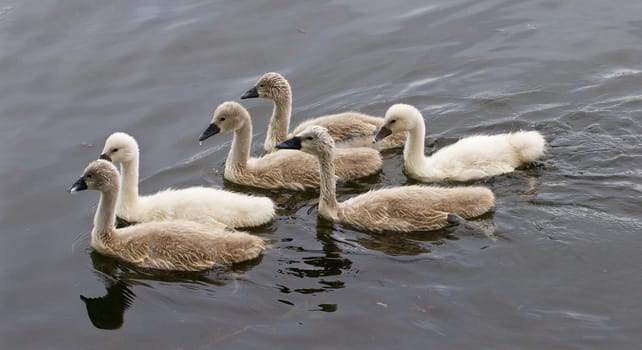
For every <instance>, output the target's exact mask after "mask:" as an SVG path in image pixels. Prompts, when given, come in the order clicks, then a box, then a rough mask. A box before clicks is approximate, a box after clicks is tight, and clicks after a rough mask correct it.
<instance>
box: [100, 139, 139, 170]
mask: <svg viewBox="0 0 642 350" xmlns="http://www.w3.org/2000/svg"><path fill="white" fill-rule="evenodd" d="M138 156H139V148H138V142H136V140H135V139H134V138H133V137H132V136H130V135H128V134H126V133H124V132H115V133H113V134H111V135H109V137H108V138H107V140H105V146H104V147H103V151H102V153H101V155H100V157H101V158H102V159H106V160H111V161H112V162H114V163H125V162H131V161H133V160H136V159H138Z"/></svg>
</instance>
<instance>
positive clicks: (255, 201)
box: [100, 132, 275, 227]
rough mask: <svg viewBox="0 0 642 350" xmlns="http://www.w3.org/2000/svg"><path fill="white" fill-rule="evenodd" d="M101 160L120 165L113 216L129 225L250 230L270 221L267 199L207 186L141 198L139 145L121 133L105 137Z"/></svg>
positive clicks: (270, 215) (166, 191)
mask: <svg viewBox="0 0 642 350" xmlns="http://www.w3.org/2000/svg"><path fill="white" fill-rule="evenodd" d="M100 158H102V159H106V160H111V161H112V162H114V163H120V170H121V173H122V179H121V180H122V183H121V188H120V194H119V201H118V205H117V209H116V215H118V217H120V218H122V219H125V220H127V221H130V222H148V221H160V220H176V219H184V220H191V221H196V222H200V223H202V224H206V225H210V226H214V227H216V226H221V225H227V226H229V227H251V226H258V225H262V224H265V223H267V222H269V221H270V220H272V218H273V217H274V214H275V213H274V203H273V202H272V200H271V199H269V198H266V197H257V196H249V195H245V194H241V193H234V192H228V191H224V190H221V189H214V188H209V187H189V188H184V189H178V190H174V189H166V190H163V191H160V192H157V193H155V194H152V195H149V196H143V197H140V196H139V195H138V162H139V151H138V143H136V140H134V138H133V137H131V136H129V135H127V134H125V133H122V132H117V133H114V134H112V135H111V136H109V138H107V141H105V147H104V148H103V152H102V154H101V155H100Z"/></svg>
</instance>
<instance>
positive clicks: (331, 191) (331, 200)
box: [319, 150, 339, 221]
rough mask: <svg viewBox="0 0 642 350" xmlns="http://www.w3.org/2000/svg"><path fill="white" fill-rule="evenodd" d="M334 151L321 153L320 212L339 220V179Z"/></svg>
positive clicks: (322, 214) (333, 219)
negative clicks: (337, 188)
mask: <svg viewBox="0 0 642 350" xmlns="http://www.w3.org/2000/svg"><path fill="white" fill-rule="evenodd" d="M333 153H334V152H333V151H332V150H330V151H329V152H324V153H322V154H320V155H319V171H320V177H321V179H320V180H321V196H320V198H319V214H321V216H323V217H324V218H326V219H328V220H332V221H338V220H339V216H338V209H339V204H338V203H337V193H336V187H337V180H336V178H335V175H334V160H333V158H334V155H333Z"/></svg>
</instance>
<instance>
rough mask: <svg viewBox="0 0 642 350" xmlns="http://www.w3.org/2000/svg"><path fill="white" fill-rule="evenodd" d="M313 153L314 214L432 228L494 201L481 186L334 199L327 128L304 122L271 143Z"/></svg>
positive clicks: (369, 224)
mask: <svg viewBox="0 0 642 350" xmlns="http://www.w3.org/2000/svg"><path fill="white" fill-rule="evenodd" d="M297 143H298V145H299V148H300V149H301V150H302V151H304V152H307V153H310V154H312V155H314V156H316V157H318V158H319V165H320V173H321V194H320V199H319V215H321V216H322V217H324V218H326V219H328V220H332V221H335V222H342V223H348V224H352V225H355V226H359V227H362V228H364V229H368V230H372V231H383V230H390V231H401V232H408V231H418V230H434V229H438V228H441V227H444V226H446V225H448V215H449V214H454V215H457V216H460V217H463V218H473V217H476V216H479V215H481V214H483V213H485V212H487V211H489V210H491V209H492V207H493V206H494V204H495V196H494V195H493V193H492V192H491V191H490V190H489V189H487V188H485V187H453V188H443V187H429V186H403V187H392V188H386V189H380V190H375V191H370V192H367V193H364V194H362V195H359V196H356V197H353V198H350V199H348V200H346V201H344V202H341V203H340V202H337V199H336V182H335V179H334V177H333V176H332V174H333V170H334V169H333V168H334V164H333V161H332V153H333V152H334V141H333V140H332V137H331V136H330V135H329V134H328V132H327V130H326V129H325V128H323V127H320V126H310V127H308V128H307V129H305V130H304V131H303V132H301V133H299V134H298V135H297V136H296V138H294V139H291V140H288V141H286V142H284V143H282V144H279V145H277V147H291V145H293V144H297Z"/></svg>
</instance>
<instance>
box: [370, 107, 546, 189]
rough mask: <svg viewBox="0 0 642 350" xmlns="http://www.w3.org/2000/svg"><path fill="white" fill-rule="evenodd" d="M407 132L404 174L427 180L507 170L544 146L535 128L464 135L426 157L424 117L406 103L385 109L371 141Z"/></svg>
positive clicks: (539, 153) (458, 178) (457, 178)
mask: <svg viewBox="0 0 642 350" xmlns="http://www.w3.org/2000/svg"><path fill="white" fill-rule="evenodd" d="M406 131H407V132H408V141H407V142H406V146H405V147H404V150H403V156H404V166H405V169H406V173H407V174H408V176H410V177H412V178H414V179H417V180H419V181H427V182H439V181H448V180H452V181H468V180H473V179H480V178H484V177H488V176H494V175H499V174H503V173H508V172H511V171H513V170H515V168H516V167H518V166H519V165H520V164H524V163H529V162H532V161H534V160H535V159H537V158H539V157H541V156H542V155H543V154H544V146H545V145H546V140H544V137H543V136H542V135H541V134H540V133H539V132H537V131H518V132H515V133H510V134H499V135H477V136H470V137H466V138H463V139H461V140H459V141H458V142H456V143H454V144H452V145H449V146H447V147H444V148H442V149H440V150H439V151H437V152H435V153H433V154H432V155H431V156H430V157H425V156H424V138H425V137H426V129H425V126H424V119H423V117H422V116H421V113H420V112H419V110H417V108H415V107H413V106H410V105H406V104H396V105H392V106H391V107H390V108H389V109H388V111H387V112H386V116H385V117H384V125H383V126H382V127H381V129H379V132H377V135H376V136H375V138H374V142H378V141H380V140H382V139H385V138H386V137H388V136H389V135H394V134H395V133H398V132H406Z"/></svg>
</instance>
